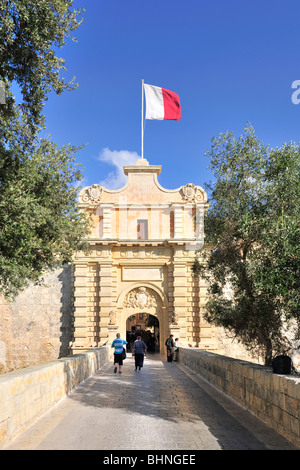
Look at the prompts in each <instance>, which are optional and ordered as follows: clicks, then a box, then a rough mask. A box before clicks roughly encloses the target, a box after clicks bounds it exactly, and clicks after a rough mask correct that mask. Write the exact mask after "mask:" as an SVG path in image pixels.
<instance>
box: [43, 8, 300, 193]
mask: <svg viewBox="0 0 300 470" xmlns="http://www.w3.org/2000/svg"><path fill="white" fill-rule="evenodd" d="M75 5H76V6H78V7H84V8H85V9H86V12H85V14H84V22H83V24H82V25H81V26H80V28H79V29H78V30H77V31H76V33H75V36H76V37H77V40H78V42H77V43H72V42H68V44H67V45H66V46H65V47H64V48H63V49H61V50H59V55H60V56H61V57H63V58H64V59H65V60H66V66H67V69H68V70H67V72H66V73H65V77H66V78H67V79H70V78H72V77H73V76H75V77H76V81H77V82H78V83H79V88H78V89H77V90H76V91H72V92H64V93H63V94H62V95H61V96H56V95H55V94H54V93H51V94H50V95H49V99H48V101H47V102H46V104H45V109H44V111H45V115H46V124H47V132H48V133H50V134H51V137H52V139H53V140H55V141H56V142H58V143H59V145H63V144H67V143H72V144H75V145H81V144H87V145H86V146H85V148H84V149H82V150H80V151H79V152H78V154H77V160H78V162H81V163H82V164H83V166H84V167H85V168H84V169H83V175H84V180H83V185H84V186H86V185H91V184H93V183H99V184H104V185H106V186H107V187H111V188H113V187H117V186H119V187H120V186H122V185H123V184H124V180H121V179H120V178H119V176H118V168H121V167H122V165H123V164H127V163H131V162H132V161H135V160H136V159H137V158H138V156H139V155H140V154H141V101H142V91H141V90H142V87H141V80H142V79H144V80H145V83H149V84H151V85H157V86H161V87H163V88H167V89H169V90H172V91H174V92H176V93H177V94H178V95H179V97H180V101H181V108H182V110H181V113H182V118H181V121H178V122H177V121H149V120H147V121H146V126H145V136H144V156H145V158H146V159H147V160H148V161H149V163H150V164H153V165H162V172H161V175H160V176H159V182H160V184H161V185H162V186H164V187H166V188H168V189H175V188H178V187H180V186H181V185H184V184H187V183H194V184H198V185H200V186H203V185H204V183H205V182H207V181H208V180H209V179H210V178H211V174H210V172H209V170H208V169H207V167H208V164H209V161H208V159H207V157H204V153H205V151H206V149H208V148H209V147H210V141H211V139H212V138H213V137H217V136H218V135H219V134H220V133H222V132H226V131H227V130H231V131H233V132H234V134H235V135H237V136H238V135H240V134H241V133H242V132H243V129H244V127H245V126H246V124H247V122H250V123H251V124H252V126H253V127H254V129H255V131H256V134H257V136H258V138H259V139H261V140H262V141H263V142H264V143H265V144H268V145H270V146H271V147H276V146H281V145H282V144H283V143H284V142H289V141H291V140H293V141H296V142H297V143H298V142H299V131H300V104H299V105H296V104H293V102H292V99H291V97H292V93H293V91H294V90H293V89H292V83H293V82H294V81H295V80H300V60H299V59H300V57H299V56H300V26H299V17H300V3H299V0H297V1H293V0H291V1H290V0H286V1H278V0H260V1H257V0H251V1H250V2H246V1H244V0H206V1H203V0H184V1H183V0H172V1H171V0H159V1H157V0H151V1H144V0H105V1H104V0H77V1H76V2H75Z"/></svg>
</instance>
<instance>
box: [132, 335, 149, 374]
mask: <svg viewBox="0 0 300 470" xmlns="http://www.w3.org/2000/svg"><path fill="white" fill-rule="evenodd" d="M146 351H147V346H146V345H145V343H144V341H142V338H141V337H140V336H138V337H137V339H136V341H135V342H134V343H133V347H132V355H133V356H134V360H135V370H136V371H137V372H141V369H142V367H143V365H144V356H145V355H146Z"/></svg>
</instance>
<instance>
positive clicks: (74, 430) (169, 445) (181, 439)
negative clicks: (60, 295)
mask: <svg viewBox="0 0 300 470" xmlns="http://www.w3.org/2000/svg"><path fill="white" fill-rule="evenodd" d="M113 369H114V368H113V364H112V363H111V362H110V363H108V364H106V365H105V366H104V367H102V368H101V369H100V370H99V371H98V372H97V373H96V374H95V375H93V376H92V377H90V378H89V379H88V380H86V381H85V382H84V383H83V384H81V385H80V386H79V387H77V388H76V390H75V391H74V392H73V393H72V394H71V395H70V396H68V397H66V398H65V399H63V400H62V401H61V402H60V403H59V404H57V405H56V406H55V407H54V408H53V409H52V410H50V411H49V412H48V413H47V414H46V415H44V416H43V417H41V418H40V419H39V420H37V421H36V422H35V423H34V424H33V425H32V426H31V427H30V428H29V429H28V430H26V431H25V432H23V433H22V434H20V435H19V436H17V437H16V438H15V439H14V440H13V441H12V442H11V444H10V445H9V446H7V447H6V450H12V449H17V450H122V449H124V450H133V449H137V450H152V451H155V450H188V451H191V450H263V449H270V450H292V449H295V447H294V446H293V445H292V444H290V443H289V442H288V441H286V440H285V439H284V438H283V437H281V436H280V435H278V434H277V433H276V432H275V431H273V430H272V429H270V428H268V427H267V426H265V425H264V424H263V423H262V422H261V421H260V420H258V419H256V418H254V417H253V416H252V415H251V414H250V413H248V412H247V411H245V410H244V409H243V408H241V407H240V406H238V405H236V404H235V403H234V402H233V401H232V400H230V399H229V398H227V397H226V396H224V395H223V394H221V393H219V392H218V391H217V390H216V389H215V388H214V387H212V386H210V385H209V384H208V383H207V382H205V381H204V380H202V379H201V378H200V377H199V376H197V375H196V374H194V373H192V372H191V371H189V370H188V369H187V368H185V367H184V366H182V365H180V364H179V363H168V362H164V361H162V360H161V358H160V357H159V355H153V356H149V358H146V359H145V363H144V368H143V369H142V372H141V373H137V372H135V371H134V364H133V359H132V358H131V357H128V358H127V359H126V361H125V363H124V366H123V373H122V374H114V372H113ZM120 436H121V437H120Z"/></svg>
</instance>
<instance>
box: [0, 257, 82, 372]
mask: <svg viewBox="0 0 300 470" xmlns="http://www.w3.org/2000/svg"><path fill="white" fill-rule="evenodd" d="M72 288H73V283H72V267H71V266H69V265H68V266H65V267H64V268H63V269H57V270H55V271H54V272H51V273H49V274H47V275H46V276H45V284H44V285H42V286H33V285H31V286H30V287H28V288H27V289H25V290H24V291H23V292H21V293H20V294H19V295H18V296H17V297H16V298H15V300H14V301H13V302H8V301H6V300H5V299H4V298H3V297H0V373H3V372H8V371H10V370H14V369H18V368H20V367H27V366H29V365H33V364H40V363H42V362H45V361H49V360H54V359H57V358H59V357H63V356H67V355H68V354H69V343H70V341H72V305H73V293H72Z"/></svg>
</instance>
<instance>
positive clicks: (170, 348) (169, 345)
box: [165, 335, 174, 362]
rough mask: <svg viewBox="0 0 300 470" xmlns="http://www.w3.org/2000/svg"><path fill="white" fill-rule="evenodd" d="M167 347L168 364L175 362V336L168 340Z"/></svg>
mask: <svg viewBox="0 0 300 470" xmlns="http://www.w3.org/2000/svg"><path fill="white" fill-rule="evenodd" d="M165 345H166V346H167V360H168V362H172V361H173V352H174V339H173V335H170V336H169V338H167V340H166V343H165Z"/></svg>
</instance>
